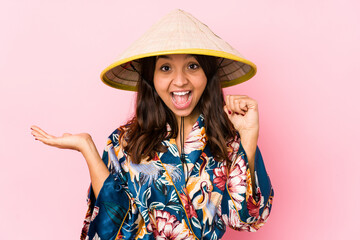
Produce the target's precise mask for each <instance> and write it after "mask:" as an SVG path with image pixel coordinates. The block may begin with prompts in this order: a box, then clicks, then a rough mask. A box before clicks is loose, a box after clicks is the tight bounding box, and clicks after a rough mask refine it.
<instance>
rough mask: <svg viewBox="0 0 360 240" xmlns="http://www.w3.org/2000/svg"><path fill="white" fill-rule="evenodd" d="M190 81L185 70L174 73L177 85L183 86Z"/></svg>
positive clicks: (174, 81) (174, 80)
mask: <svg viewBox="0 0 360 240" xmlns="http://www.w3.org/2000/svg"><path fill="white" fill-rule="evenodd" d="M187 83H188V79H187V76H186V74H185V73H184V72H183V71H176V72H175V73H174V78H173V84H174V85H175V86H177V87H182V86H184V85H186V84H187Z"/></svg>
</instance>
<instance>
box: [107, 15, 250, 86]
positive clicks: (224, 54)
mask: <svg viewBox="0 0 360 240" xmlns="http://www.w3.org/2000/svg"><path fill="white" fill-rule="evenodd" d="M167 54H200V55H210V56H216V57H219V58H218V62H219V64H220V63H221V65H220V67H219V69H218V73H217V74H218V77H219V78H220V81H221V86H222V87H229V86H232V85H235V84H239V83H242V82H244V81H246V80H248V79H250V78H251V77H253V76H254V75H255V73H256V66H255V64H254V63H252V62H250V61H249V60H246V59H245V58H244V57H243V56H242V55H241V54H240V53H239V52H238V51H236V50H235V49H234V48H233V47H231V46H230V45H229V44H228V43H227V42H225V41H224V40H222V39H221V38H220V37H218V36H217V35H216V34H214V33H213V32H212V31H211V30H210V29H209V27H208V26H206V25H205V24H203V23H202V22H200V21H199V20H197V19H196V18H194V17H193V16H192V15H191V14H189V13H187V12H185V11H183V10H180V9H177V10H174V11H172V12H170V13H169V14H168V15H166V16H165V17H163V18H162V19H161V20H160V21H159V22H157V23H156V24H154V25H153V26H152V27H151V28H150V29H149V30H148V31H147V32H146V33H145V34H144V35H143V36H142V37H140V38H139V39H138V40H137V41H135V42H134V43H133V44H132V45H131V46H130V47H129V48H128V49H127V50H125V51H124V52H123V53H122V54H121V55H120V56H119V57H118V59H117V60H116V61H115V62H114V63H112V64H111V65H110V66H108V67H107V68H106V69H105V70H104V71H102V73H101V79H102V81H103V82H104V83H105V84H107V85H109V86H111V87H114V88H119V89H124V90H131V91H136V85H137V82H138V81H139V74H138V72H137V71H139V70H140V64H139V61H138V60H139V59H141V58H144V57H150V56H158V55H167ZM223 58H224V60H222V59H223ZM130 63H131V64H132V65H133V66H134V67H135V69H136V70H137V71H135V70H134V69H133V68H132V66H131V65H130Z"/></svg>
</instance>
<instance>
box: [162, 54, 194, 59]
mask: <svg viewBox="0 0 360 240" xmlns="http://www.w3.org/2000/svg"><path fill="white" fill-rule="evenodd" d="M191 57H195V56H194V55H193V54H187V55H186V57H185V59H188V58H191ZM159 58H165V59H170V60H172V57H170V56H169V55H159V56H157V59H159Z"/></svg>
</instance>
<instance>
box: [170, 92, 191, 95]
mask: <svg viewBox="0 0 360 240" xmlns="http://www.w3.org/2000/svg"><path fill="white" fill-rule="evenodd" d="M189 92H190V91H186V92H173V94H174V95H177V96H184V95H186V94H188V93H189Z"/></svg>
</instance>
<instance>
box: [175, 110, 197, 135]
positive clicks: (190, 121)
mask: <svg viewBox="0 0 360 240" xmlns="http://www.w3.org/2000/svg"><path fill="white" fill-rule="evenodd" d="M199 115H200V113H199V112H198V111H195V110H194V111H193V112H192V113H191V114H190V115H189V116H186V117H184V127H185V132H186V129H189V128H192V126H194V124H195V122H196V120H197V119H198V117H199ZM176 121H177V125H178V129H179V130H180V125H181V116H176Z"/></svg>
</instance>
